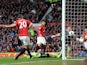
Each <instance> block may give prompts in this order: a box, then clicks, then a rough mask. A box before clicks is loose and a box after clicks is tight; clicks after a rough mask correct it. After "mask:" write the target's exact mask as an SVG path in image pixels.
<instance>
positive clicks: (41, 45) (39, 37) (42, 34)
mask: <svg viewBox="0 0 87 65" xmlns="http://www.w3.org/2000/svg"><path fill="white" fill-rule="evenodd" d="M45 24H46V22H45V21H42V23H41V25H40V26H39V28H38V30H37V34H38V35H37V44H38V46H39V48H40V49H43V52H45V45H46V39H45Z"/></svg>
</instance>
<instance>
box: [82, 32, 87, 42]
mask: <svg viewBox="0 0 87 65" xmlns="http://www.w3.org/2000/svg"><path fill="white" fill-rule="evenodd" d="M86 36H87V33H86V32H83V33H82V37H83V38H84V41H87V39H86V38H85V37H86Z"/></svg>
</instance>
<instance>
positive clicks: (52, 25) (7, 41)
mask: <svg viewBox="0 0 87 65" xmlns="http://www.w3.org/2000/svg"><path fill="white" fill-rule="evenodd" d="M16 1H17V0H13V1H10V0H2V1H1V2H0V24H11V23H13V22H14V21H15V20H16V19H17V15H18V14H23V16H24V17H25V18H26V19H29V20H31V21H32V22H33V23H39V21H40V20H41V19H42V17H43V16H44V14H45V13H46V11H47V10H48V8H49V7H51V4H50V2H47V1H45V0H42V1H36V2H31V1H30V0H23V1H21V2H16ZM52 8H53V10H52V11H51V12H50V13H49V14H48V15H47V16H46V17H45V19H44V20H45V21H46V22H47V25H46V32H45V36H49V35H53V34H56V33H58V32H61V9H62V8H61V1H59V2H58V3H57V4H56V5H55V6H52ZM36 36H37V35H35V36H34V37H33V39H31V44H33V47H32V49H31V51H35V50H36V49H37V44H36ZM60 40H61V37H56V38H54V39H53V40H52V42H51V43H48V42H47V46H46V50H45V51H46V52H51V51H53V52H57V51H59V50H60V49H61V41H60ZM18 42H19V41H18V34H17V29H16V28H3V27H0V52H15V51H16V52H18V51H19V49H20V47H19V46H18Z"/></svg>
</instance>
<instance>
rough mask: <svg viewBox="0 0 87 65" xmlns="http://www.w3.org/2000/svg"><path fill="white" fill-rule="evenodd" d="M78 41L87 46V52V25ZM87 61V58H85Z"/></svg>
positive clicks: (86, 49) (86, 47)
mask: <svg viewBox="0 0 87 65" xmlns="http://www.w3.org/2000/svg"><path fill="white" fill-rule="evenodd" d="M76 40H77V41H79V42H81V43H83V46H84V48H85V50H84V51H85V52H87V27H86V28H85V29H84V31H83V32H82V35H81V37H80V38H77V39H76ZM85 61H87V58H86V59H85Z"/></svg>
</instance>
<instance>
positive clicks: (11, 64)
mask: <svg viewBox="0 0 87 65" xmlns="http://www.w3.org/2000/svg"><path fill="white" fill-rule="evenodd" d="M49 61H58V60H41V61H29V62H20V63H19V62H18V63H10V64H0V65H15V64H16V65H18V64H25V63H28V64H31V63H37V62H41V63H42V62H49Z"/></svg>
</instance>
